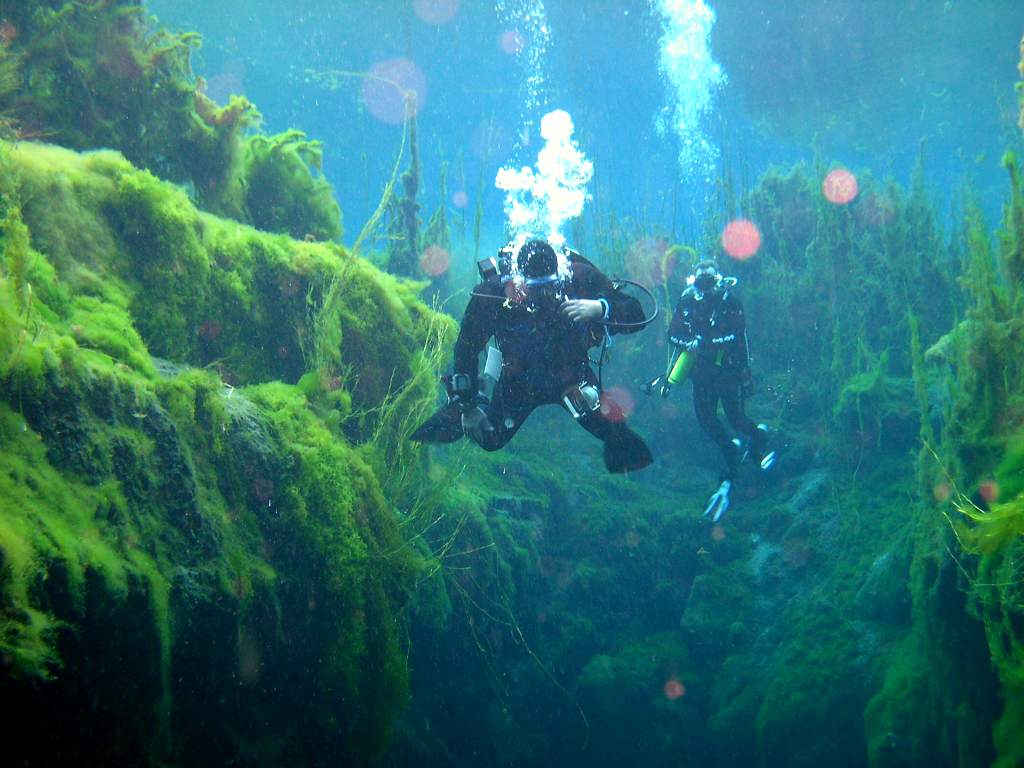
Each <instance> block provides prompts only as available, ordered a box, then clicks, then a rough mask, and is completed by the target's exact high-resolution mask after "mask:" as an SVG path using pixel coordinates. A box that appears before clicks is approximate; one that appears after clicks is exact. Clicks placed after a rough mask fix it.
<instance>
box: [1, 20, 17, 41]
mask: <svg viewBox="0 0 1024 768" xmlns="http://www.w3.org/2000/svg"><path fill="white" fill-rule="evenodd" d="M17 38H18V28H17V27H16V26H14V25H13V24H11V22H9V21H7V19H4V20H3V21H0V45H2V46H3V47H4V48H6V47H8V46H9V45H10V44H11V43H13V42H14V41H15V40H16V39H17Z"/></svg>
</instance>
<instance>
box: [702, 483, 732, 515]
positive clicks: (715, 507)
mask: <svg viewBox="0 0 1024 768" xmlns="http://www.w3.org/2000/svg"><path fill="white" fill-rule="evenodd" d="M731 489H732V483H731V482H729V481H728V480H723V481H722V484H721V485H720V486H718V490H717V491H715V492H714V493H713V494H711V498H710V499H708V505H707V507H705V508H704V517H707V516H708V515H710V516H711V522H713V523H717V522H718V521H719V520H720V519H721V517H722V515H724V514H725V511H726V510H727V509H729V491H730V490H731Z"/></svg>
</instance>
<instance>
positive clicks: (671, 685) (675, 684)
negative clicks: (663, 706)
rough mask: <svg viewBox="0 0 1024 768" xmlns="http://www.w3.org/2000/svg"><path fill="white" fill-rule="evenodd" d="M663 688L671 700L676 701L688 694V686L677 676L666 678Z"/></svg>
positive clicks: (666, 696) (667, 697)
mask: <svg viewBox="0 0 1024 768" xmlns="http://www.w3.org/2000/svg"><path fill="white" fill-rule="evenodd" d="M661 690H662V692H663V693H664V694H665V698H666V699H668V700H669V701H675V700H676V699H679V698H682V697H683V696H685V695H686V687H685V686H684V685H683V684H682V683H681V682H680V681H679V679H678V678H675V677H670V678H669V679H668V680H666V681H665V685H663V686H662V687H661Z"/></svg>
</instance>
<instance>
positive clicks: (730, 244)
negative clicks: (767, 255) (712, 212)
mask: <svg viewBox="0 0 1024 768" xmlns="http://www.w3.org/2000/svg"><path fill="white" fill-rule="evenodd" d="M722 248H723V249H724V250H725V252H726V253H728V254H729V255H730V256H732V257H733V258H734V259H739V260H740V261H743V260H745V259H749V258H750V257H751V256H753V255H754V254H755V253H757V251H758V250H759V249H760V248H761V231H760V230H759V229H758V228H757V225H756V224H754V222H752V221H749V220H747V219H735V220H733V221H730V222H729V223H728V224H726V225H725V229H724V230H722Z"/></svg>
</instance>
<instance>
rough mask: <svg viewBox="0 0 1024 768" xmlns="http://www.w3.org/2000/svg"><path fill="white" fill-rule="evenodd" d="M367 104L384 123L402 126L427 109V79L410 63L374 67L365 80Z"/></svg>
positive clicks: (384, 63)
mask: <svg viewBox="0 0 1024 768" xmlns="http://www.w3.org/2000/svg"><path fill="white" fill-rule="evenodd" d="M362 95H363V103H364V104H366V108H367V109H368V110H369V111H370V114H371V115H373V116H374V117H375V118H377V119H378V120H380V121H381V122H384V123H389V124H391V125H398V124H400V123H402V122H404V121H405V113H406V108H407V106H408V109H409V110H410V114H416V113H417V112H419V110H421V109H423V105H424V103H425V102H426V99H427V78H426V77H424V75H423V72H422V71H420V68H419V67H417V66H416V64H415V63H414V62H412V61H410V60H409V59H387V60H386V61H381V62H378V63H377V64H374V65H373V67H372V68H371V69H370V71H369V73H368V74H367V76H366V78H365V79H364V80H363V90H362Z"/></svg>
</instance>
